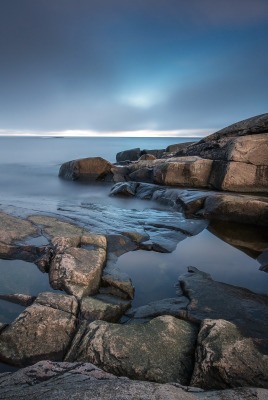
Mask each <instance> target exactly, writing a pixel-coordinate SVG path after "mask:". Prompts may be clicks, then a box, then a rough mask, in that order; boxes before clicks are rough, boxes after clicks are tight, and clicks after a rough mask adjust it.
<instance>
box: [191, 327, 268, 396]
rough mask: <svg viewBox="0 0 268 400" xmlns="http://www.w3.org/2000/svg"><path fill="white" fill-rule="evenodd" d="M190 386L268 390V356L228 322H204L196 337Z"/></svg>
mask: <svg viewBox="0 0 268 400" xmlns="http://www.w3.org/2000/svg"><path fill="white" fill-rule="evenodd" d="M191 385H193V386H199V387H202V388H204V389H219V388H220V389H225V388H230V387H243V386H253V385H255V386H257V387H263V388H267V387H268V356H266V355H263V354H261V353H260V352H259V351H258V350H257V348H256V346H255V345H254V343H253V341H252V340H251V339H250V338H245V337H243V336H242V335H241V333H240V330H239V329H238V328H237V326H235V325H234V324H232V323H231V322H228V321H224V320H205V321H204V322H203V323H202V325H201V329H200V332H199V335H198V342H197V349H196V357H195V369H194V372H193V376H192V379H191Z"/></svg>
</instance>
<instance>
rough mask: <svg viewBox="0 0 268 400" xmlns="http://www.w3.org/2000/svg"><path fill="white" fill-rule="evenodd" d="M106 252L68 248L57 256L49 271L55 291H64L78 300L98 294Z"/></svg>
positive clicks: (99, 249)
mask: <svg viewBox="0 0 268 400" xmlns="http://www.w3.org/2000/svg"><path fill="white" fill-rule="evenodd" d="M105 260H106V252H105V250H104V249H102V248H98V249H96V250H94V249H93V250H85V249H81V248H74V247H71V248H68V249H67V250H66V251H65V252H64V253H59V254H56V256H55V257H54V259H53V260H52V263H51V267H50V270H49V281H50V284H51V286H52V287H53V289H58V290H64V291H66V293H69V294H73V295H74V296H76V297H78V298H82V297H83V296H88V295H91V294H95V293H97V291H98V289H99V285H100V281H101V275H102V269H103V267H104V264H105Z"/></svg>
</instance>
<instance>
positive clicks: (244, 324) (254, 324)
mask: <svg viewBox="0 0 268 400" xmlns="http://www.w3.org/2000/svg"><path fill="white" fill-rule="evenodd" d="M179 282H180V285H181V288H182V290H183V293H184V295H185V296H187V297H188V298H189V299H190V304H189V305H188V307H187V318H188V319H189V320H190V321H194V322H201V321H203V320H205V319H224V320H227V321H230V322H232V323H233V324H235V325H237V326H238V327H239V329H240V330H241V332H242V334H243V335H244V336H247V337H251V338H253V339H254V340H255V343H257V344H258V346H259V347H260V348H262V351H263V352H267V351H268V347H267V345H268V343H267V331H268V296H267V295H262V294H256V293H253V292H251V291H250V290H248V289H244V288H241V287H237V286H232V285H228V284H226V283H221V282H216V281H213V279H212V278H211V276H210V275H209V274H207V273H205V272H202V271H199V270H198V269H197V268H194V267H189V272H188V273H187V274H184V275H181V276H180V277H179Z"/></svg>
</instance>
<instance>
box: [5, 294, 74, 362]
mask: <svg viewBox="0 0 268 400" xmlns="http://www.w3.org/2000/svg"><path fill="white" fill-rule="evenodd" d="M77 310H78V304H77V301H76V299H75V298H74V297H73V296H66V295H63V294H54V293H41V294H40V295H39V296H38V297H37V298H36V300H35V302H34V303H33V304H32V305H31V306H30V307H27V308H26V310H25V311H24V312H23V313H22V314H20V315H19V316H18V318H17V319H15V321H14V322H12V323H11V324H10V325H9V326H7V327H6V328H5V329H4V330H3V331H2V332H1V333H0V360H1V361H2V362H7V363H9V364H12V365H18V366H25V365H29V364H32V363H34V362H37V361H40V360H43V359H50V360H62V358H63V357H64V355H65V353H66V351H67V349H68V347H69V345H70V342H71V340H72V337H73V335H74V334H75V331H76V315H77Z"/></svg>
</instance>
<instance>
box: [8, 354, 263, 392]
mask: <svg viewBox="0 0 268 400" xmlns="http://www.w3.org/2000/svg"><path fill="white" fill-rule="evenodd" d="M267 392H268V391H267V390H265V389H255V388H239V389H234V390H231V389H229V390H224V391H210V392H203V391H202V390H200V389H198V388H190V387H182V386H180V385H178V384H158V383H152V382H142V381H133V380H130V379H128V378H117V377H116V376H114V375H112V374H109V373H107V372H104V371H102V370H101V369H99V368H97V367H95V366H94V365H92V364H89V363H66V362H64V363H56V362H54V363H53V362H50V361H42V362H39V363H37V364H35V365H33V366H31V367H27V368H24V369H22V370H20V371H17V372H15V373H12V374H11V373H7V374H2V375H0V398H1V399H5V400H14V399H16V400H28V399H29V398H31V399H33V400H43V399H44V398H45V399H47V400H55V399H57V400H70V399H72V400H133V399H139V400H198V399H203V400H264V399H266V398H267Z"/></svg>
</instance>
